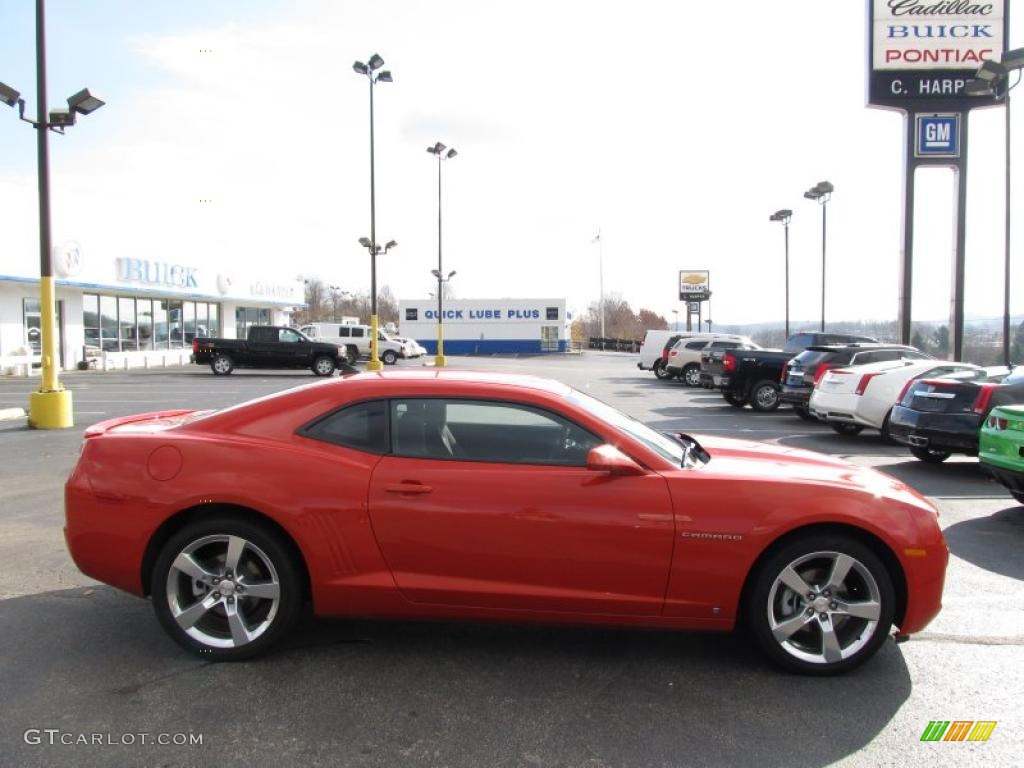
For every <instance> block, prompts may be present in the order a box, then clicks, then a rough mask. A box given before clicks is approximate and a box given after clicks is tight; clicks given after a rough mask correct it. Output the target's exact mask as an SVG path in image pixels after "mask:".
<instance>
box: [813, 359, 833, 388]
mask: <svg viewBox="0 0 1024 768" xmlns="http://www.w3.org/2000/svg"><path fill="white" fill-rule="evenodd" d="M830 368H835V366H834V365H832V364H831V363H822V364H821V365H819V366H818V370H816V371H815V372H814V386H818V382H819V381H821V377H822V376H824V375H825V374H826V373H827V372H828V370H829V369H830Z"/></svg>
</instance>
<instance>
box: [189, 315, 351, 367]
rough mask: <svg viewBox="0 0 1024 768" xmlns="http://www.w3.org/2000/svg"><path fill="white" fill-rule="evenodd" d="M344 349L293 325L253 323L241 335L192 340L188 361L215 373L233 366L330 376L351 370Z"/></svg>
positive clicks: (201, 337) (200, 337)
mask: <svg viewBox="0 0 1024 768" xmlns="http://www.w3.org/2000/svg"><path fill="white" fill-rule="evenodd" d="M345 357H346V352H345V350H343V349H342V348H340V347H339V346H337V345H336V344H326V343H321V342H318V341H310V340H309V339H308V338H306V336H304V335H303V334H302V333H300V332H299V331H297V330H295V329H294V328H282V327H279V326H276V325H253V326H250V327H249V333H248V337H247V338H246V339H245V340H242V339H211V338H206V337H203V336H199V337H196V338H195V339H193V340H192V362H193V363H198V364H199V365H209V366H210V368H211V369H212V370H213V372H214V373H215V374H217V375H218V376H227V375H228V374H229V373H231V372H232V371H233V370H235V368H309V369H310V370H311V371H313V373H315V374H316V375H317V376H330V375H331V374H332V373H334V371H335V370H336V369H339V368H340V369H341V370H343V371H345V370H351V368H350V367H349V365H348V363H347V362H346V360H345Z"/></svg>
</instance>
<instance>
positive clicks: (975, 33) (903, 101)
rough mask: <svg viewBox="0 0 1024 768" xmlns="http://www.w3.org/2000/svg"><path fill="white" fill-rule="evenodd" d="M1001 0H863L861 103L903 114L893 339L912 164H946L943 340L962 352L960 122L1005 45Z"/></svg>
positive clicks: (905, 310)
mask: <svg viewBox="0 0 1024 768" xmlns="http://www.w3.org/2000/svg"><path fill="white" fill-rule="evenodd" d="M1008 5H1009V4H1008V2H1006V0H986V2H968V0H944V1H943V2H930V1H929V2H926V1H925V0H867V39H868V73H867V77H868V82H867V91H868V94H867V95H868V99H867V101H868V106H870V107H879V108H882V109H894V110H898V111H900V112H902V113H903V115H904V127H905V130H904V142H905V144H904V153H903V216H902V237H901V248H900V285H899V305H898V313H899V323H898V324H899V329H900V341H901V342H902V343H904V344H909V343H910V339H911V318H912V308H913V275H914V197H915V195H914V192H915V182H916V173H917V169H918V168H920V167H922V166H939V167H946V168H951V169H952V170H953V174H954V179H955V181H956V184H955V186H956V205H955V207H954V215H953V219H952V224H953V227H954V230H953V231H954V236H953V242H954V250H953V281H952V289H951V292H950V309H949V315H950V317H949V338H950V343H951V348H950V354H951V356H952V357H953V359H954V360H960V359H962V357H963V336H964V276H965V274H966V265H967V257H966V247H965V244H966V227H965V222H966V211H967V123H968V117H969V114H970V110H971V109H974V108H978V107H989V106H995V105H996V104H997V103H999V102H998V100H997V99H996V98H995V97H992V98H985V97H980V98H979V97H977V96H970V97H969V96H968V95H967V93H966V91H965V86H966V84H967V81H968V80H969V79H970V78H971V77H972V75H973V73H974V72H976V71H977V69H978V67H979V66H980V65H981V63H982V62H983V61H986V60H990V59H993V60H995V59H998V58H999V57H1000V55H1001V54H1002V53H1003V51H1004V50H1005V48H1006V39H1007V36H1008V32H1009V9H1008V7H1007V6H1008Z"/></svg>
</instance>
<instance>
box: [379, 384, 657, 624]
mask: <svg viewBox="0 0 1024 768" xmlns="http://www.w3.org/2000/svg"><path fill="white" fill-rule="evenodd" d="M390 429H391V438H392V446H391V454H390V455H389V456H385V457H384V458H383V459H382V460H381V461H380V463H379V464H378V465H377V466H376V468H375V469H374V472H373V476H372V478H371V482H370V494H369V508H370V518H371V520H372V523H373V529H374V532H375V534H376V536H377V540H378V543H379V545H380V547H381V551H382V552H383V554H384V557H385V559H386V560H387V562H388V565H389V567H390V568H391V570H392V573H393V574H394V578H395V581H396V583H397V585H398V588H399V589H400V590H401V592H402V594H403V595H404V596H405V597H406V598H407V599H408V600H410V601H412V602H416V603H432V604H441V605H451V606H463V607H476V608H484V609H518V610H530V611H543V612H559V613H589V614H625V615H648V616H650V615H657V614H658V613H659V612H660V611H661V608H662V604H663V602H664V594H665V588H666V583H667V579H668V573H669V564H670V560H671V556H672V540H673V531H674V525H673V518H672V503H671V498H670V496H669V493H668V487H667V484H666V482H665V480H664V478H662V477H661V476H659V475H657V474H655V473H653V472H652V473H646V474H643V475H639V476H611V475H609V474H608V473H602V472H594V471H589V470H587V468H586V456H587V453H588V452H589V450H590V449H591V448H592V447H596V446H597V445H600V444H602V443H603V442H604V441H603V440H602V439H601V438H599V437H597V436H595V435H593V434H591V433H590V432H588V431H586V430H584V429H582V428H581V427H579V426H578V425H576V424H573V423H572V422H570V421H568V420H567V419H565V418H563V417H561V416H559V415H557V414H554V413H551V412H550V411H545V410H541V409H538V408H534V407H531V406H528V405H524V404H520V403H513V402H505V401H492V400H480V401H477V400H463V399H437V398H430V399H406V400H403V399H397V400H396V399H393V400H392V401H391V406H390Z"/></svg>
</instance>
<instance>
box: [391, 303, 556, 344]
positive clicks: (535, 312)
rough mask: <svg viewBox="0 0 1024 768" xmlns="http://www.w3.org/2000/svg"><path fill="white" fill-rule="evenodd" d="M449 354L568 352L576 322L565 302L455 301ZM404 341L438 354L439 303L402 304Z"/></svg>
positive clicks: (447, 327) (448, 322)
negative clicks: (570, 328)
mask: <svg viewBox="0 0 1024 768" xmlns="http://www.w3.org/2000/svg"><path fill="white" fill-rule="evenodd" d="M443 315H444V316H443V321H444V351H445V354H447V355H491V354H502V353H512V352H565V351H567V349H568V347H569V341H570V339H571V334H570V331H569V325H570V321H571V320H572V318H571V317H570V316H569V314H568V313H567V312H566V309H565V299H449V300H448V301H445V302H444V306H443ZM398 318H399V327H400V331H401V334H400V335H402V336H406V337H409V338H412V339H416V341H418V342H419V343H420V344H422V345H423V346H424V347H426V348H427V350H428V351H429V352H430V354H436V353H437V301H436V300H434V299H418V300H412V299H403V300H401V301H399V302H398Z"/></svg>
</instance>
